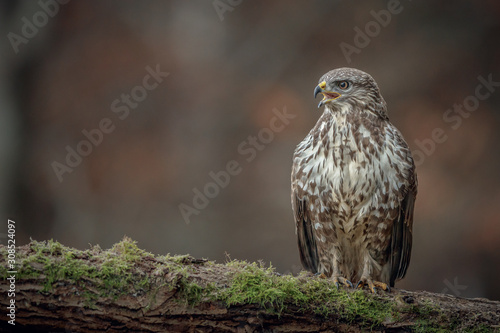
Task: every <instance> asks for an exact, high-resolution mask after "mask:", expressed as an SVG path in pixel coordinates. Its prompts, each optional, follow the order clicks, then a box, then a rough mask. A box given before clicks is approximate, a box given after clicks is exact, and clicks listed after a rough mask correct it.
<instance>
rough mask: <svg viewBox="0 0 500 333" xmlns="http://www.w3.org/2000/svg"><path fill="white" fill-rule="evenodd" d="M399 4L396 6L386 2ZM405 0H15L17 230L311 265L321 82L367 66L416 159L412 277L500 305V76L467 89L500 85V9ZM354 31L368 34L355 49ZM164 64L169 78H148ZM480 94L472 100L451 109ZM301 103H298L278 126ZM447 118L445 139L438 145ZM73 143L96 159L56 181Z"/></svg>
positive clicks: (418, 285)
mask: <svg viewBox="0 0 500 333" xmlns="http://www.w3.org/2000/svg"><path fill="white" fill-rule="evenodd" d="M61 2H62V1H61ZM388 3H389V7H390V9H391V10H393V11H394V12H396V11H397V13H392V14H389V16H387V15H385V16H384V15H383V13H386V14H387V13H390V12H388ZM393 3H394V1H358V2H355V3H354V2H350V1H319V0H318V1H307V2H306V1H302V2H299V1H295V2H291V1H285V0H282V1H272V2H271V1H249V0H245V1H237V0H233V1H229V0H215V1H212V0H209V1H181V0H179V1H140V2H139V1H123V0H120V1H118V0H116V1H76V0H74V1H69V2H68V3H65V4H58V5H55V0H41V1H18V2H15V1H3V2H1V5H0V30H1V31H2V36H3V37H2V39H1V42H0V52H1V53H0V73H1V75H0V103H1V104H0V110H1V111H0V112H1V113H0V115H1V119H0V136H1V139H0V153H1V161H2V163H1V168H0V204H1V206H0V209H1V212H2V216H3V219H4V220H6V219H7V218H11V219H14V220H15V221H16V226H17V234H16V237H17V241H18V244H25V243H27V242H28V241H29V239H30V237H31V238H33V239H36V240H44V239H51V238H52V239H55V240H58V241H60V242H62V243H64V244H66V245H68V246H74V247H77V248H81V249H84V248H86V247H88V244H89V243H90V244H100V245H101V246H102V247H103V248H108V247H110V246H111V245H112V244H113V243H115V242H117V241H119V240H120V239H121V238H122V237H123V236H124V235H128V236H130V237H132V238H133V239H135V240H137V241H138V242H139V246H140V247H142V248H144V249H146V250H148V251H151V252H153V253H157V254H165V253H172V254H185V253H190V254H191V255H193V256H195V257H205V258H209V259H214V260H217V261H224V260H225V258H226V254H225V253H228V254H229V255H230V257H231V258H237V259H246V260H251V261H254V260H258V259H262V260H264V261H265V262H271V263H272V264H273V265H275V266H276V267H277V269H278V271H280V272H282V273H290V272H291V273H297V272H298V271H299V270H300V262H299V256H298V250H297V246H296V238H295V233H294V224H293V217H292V212H291V205H290V194H289V193H290V190H289V186H290V168H291V157H292V153H293V150H294V148H295V146H296V145H297V144H298V143H299V142H300V141H301V140H302V138H303V137H304V136H305V135H306V134H307V132H308V131H309V129H310V128H311V127H312V126H313V124H314V123H315V122H316V120H317V119H318V117H319V115H320V112H321V110H318V109H317V108H316V105H317V103H318V100H315V99H313V90H314V87H315V86H316V84H317V82H318V79H319V77H320V76H321V75H322V74H323V73H325V72H327V71H328V70H330V69H333V68H336V67H344V66H349V67H356V68H359V69H362V70H365V71H366V72H368V73H370V74H372V76H373V77H374V78H375V79H376V80H377V82H378V84H379V86H380V87H381V91H382V94H383V96H384V97H385V99H386V101H387V102H388V106H389V113H390V117H391V120H392V122H393V123H394V124H395V125H396V126H397V127H398V128H399V129H400V130H401V131H402V133H403V134H404V136H405V138H406V140H407V142H408V143H409V145H410V146H411V148H412V150H414V152H415V154H419V155H418V158H417V157H416V160H417V159H418V164H419V165H418V168H417V171H418V176H419V185H420V186H419V195H418V198H417V205H416V216H415V226H414V248H413V254H412V262H411V265H410V269H409V271H408V274H407V277H406V279H405V280H403V281H402V282H400V283H399V284H398V286H399V287H401V288H407V289H426V290H430V291H437V292H446V293H450V294H455V295H460V296H466V297H480V296H481V297H488V298H493V299H500V285H499V284H498V281H499V280H500V265H499V262H500V212H499V206H500V177H499V170H500V151H499V143H500V131H499V130H498V129H499V126H500V110H499V106H500V87H498V86H497V87H495V86H490V87H489V88H490V89H491V90H493V91H488V88H486V87H483V88H479V89H480V92H481V93H482V94H483V95H484V94H486V93H487V92H490V94H489V96H488V97H487V98H484V99H483V100H477V99H474V97H470V96H474V95H475V94H476V88H477V87H478V85H479V84H480V83H481V81H480V80H479V79H478V77H479V76H482V77H483V78H484V79H486V80H488V76H489V75H491V76H492V80H493V81H495V82H499V81H500V61H499V59H500V39H499V37H498V36H500V3H499V2H498V1H495V0H490V1H481V2H475V3H474V4H472V3H471V2H469V1H439V2H432V1H406V0H402V1H401V3H400V4H399V6H395V7H391V6H393V5H392V4H393ZM381 10H384V11H385V12H381ZM374 13H375V14H374ZM376 17H378V20H379V21H377V19H376ZM355 29H356V30H355ZM366 29H368V31H366ZM370 29H371V30H370ZM359 31H362V32H363V33H364V34H368V35H367V37H365V38H363V37H362V36H361V37H360V35H359ZM357 34H358V37H356V35H357ZM341 43H346V44H349V45H351V46H352V47H356V45H358V46H359V47H357V51H356V52H353V53H351V54H350V55H349V57H346V56H345V54H344V53H343V52H342V49H341V47H340V45H341ZM346 44H342V45H344V46H345V45H346ZM361 46H362V47H361ZM16 51H17V52H16ZM348 58H349V59H348ZM157 69H158V70H159V71H161V72H163V73H168V76H167V74H160V75H163V76H158V77H157V79H158V80H157V81H160V80H161V82H157V83H158V84H157V85H156V87H154V88H151V87H152V86H153V85H154V83H155V82H156V81H155V80H154V78H153V77H148V75H150V76H151V74H149V73H150V71H155V70H157ZM144 80H145V81H144ZM146 85H148V86H147V87H150V88H151V90H148V89H145V87H146ZM147 87H146V88H147ZM127 95H129V98H131V99H130V100H129V102H126V101H125V100H122V98H125V99H126V98H127V97H126V96H127ZM130 95H131V97H130ZM116 100H118V102H116ZM475 101H478V105H475V104H474V103H475ZM464 102H465V103H469V104H467V105H466V106H467V108H468V109H471V110H472V111H470V112H469V111H467V109H465V108H463V109H462V110H465V111H462V113H458V111H456V112H454V111H448V110H449V109H452V108H453V105H454V104H457V105H458V107H460V105H462V104H463V103H464ZM127 103H129V104H128V105H127ZM471 105H472V106H471ZM273 110H274V111H273ZM457 110H458V109H457ZM285 111H286V112H287V113H288V114H291V115H294V116H295V117H294V118H293V119H292V118H290V119H289V121H288V124H286V125H284V126H283V129H282V130H281V131H279V132H274V133H273V132H270V131H269V128H270V124H271V121H272V119H273V118H274V117H275V114H276V112H278V113H283V112H285ZM103 119H109V121H108V123H107V124H108V125H109V126H112V128H113V130H112V131H111V133H102V132H101V133H102V138H99V134H95V140H96V142H98V141H101V142H100V143H99V144H97V145H92V146H90V148H89V147H88V146H85V143H82V142H83V141H85V140H87V138H86V137H85V135H84V133H83V132H82V131H84V130H86V131H90V132H91V133H96V132H95V131H94V132H92V130H94V129H96V128H99V126H100V123H101V122H102V120H103ZM106 121H107V120H105V122H106ZM436 129H441V130H442V131H441V133H444V136H445V137H446V139H443V135H440V136H439V141H440V142H437V143H436V142H435V141H436V140H434V143H431V141H430V140H432V133H433V131H435V130H436ZM262 131H264V132H262ZM438 132H439V130H438ZM259 133H260V134H261V138H262V141H263V140H265V141H266V143H263V142H262V141H261V139H259ZM270 133H271V135H270ZM251 137H257V142H253V141H252V140H253V139H252V138H251ZM99 139H100V140H99ZM252 142H253V143H252ZM419 142H420V143H421V145H422V144H423V145H424V147H425V149H422V147H421V146H419V144H418V143H419ZM433 146H434V147H433ZM67 147H70V149H74V150H77V149H78V147H80V149H81V150H82V151H83V152H85V154H88V156H82V157H81V161H80V163H76V162H75V161H73V162H74V163H75V164H78V165H77V166H75V167H72V168H71V170H72V172H71V173H69V172H64V173H63V174H62V175H60V177H58V176H57V175H56V172H55V171H54V162H57V163H61V165H67V163H66V161H65V159H66V155H67V154H68V151H67ZM238 147H239V148H238ZM89 149H92V151H91V152H90V150H89ZM417 150H418V152H417ZM424 150H426V152H424ZM250 157H254V158H253V159H251V161H248V160H247V159H250ZM73 158H75V157H73ZM232 160H235V161H237V162H238V163H239V165H240V169H241V172H240V173H239V174H237V175H234V176H232V177H231V179H230V180H229V184H228V185H227V186H225V187H224V188H219V189H218V190H217V189H215V188H213V187H212V190H213V191H215V192H216V190H217V191H218V193H216V194H217V195H211V196H212V197H213V198H208V199H207V201H208V205H207V207H206V208H203V209H199V210H198V214H193V215H191V216H190V217H189V223H187V220H186V219H185V218H183V216H182V214H181V212H180V210H179V205H181V204H185V205H188V206H191V207H193V197H194V196H195V192H193V191H194V190H195V189H198V190H200V191H204V187H205V185H206V184H208V183H210V182H213V180H212V178H211V177H210V175H209V174H210V172H216V173H217V172H219V171H220V170H224V169H225V168H226V165H227V163H228V162H229V161H232ZM61 178H62V179H61ZM60 180H62V181H60ZM209 187H210V186H209ZM215 192H211V193H212V194H214V193H215ZM200 204H203V202H201V203H200V202H198V205H200ZM205 204H206V203H205ZM199 207H200V206H199ZM6 225H7V223H5V224H4V226H5V228H4V230H3V231H2V230H0V233H1V234H0V236H1V241H2V243H5V242H6V230H7V226H6Z"/></svg>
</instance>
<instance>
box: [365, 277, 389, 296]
mask: <svg viewBox="0 0 500 333" xmlns="http://www.w3.org/2000/svg"><path fill="white" fill-rule="evenodd" d="M364 286H368V288H369V289H370V291H371V292H372V293H374V294H376V293H377V288H380V289H382V290H385V291H388V292H390V291H391V288H390V287H389V285H388V284H387V283H383V282H380V281H373V280H372V279H370V278H367V277H362V278H361V280H359V282H358V284H357V285H356V289H363V287H364Z"/></svg>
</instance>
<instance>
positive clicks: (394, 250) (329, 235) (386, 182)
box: [292, 68, 417, 292]
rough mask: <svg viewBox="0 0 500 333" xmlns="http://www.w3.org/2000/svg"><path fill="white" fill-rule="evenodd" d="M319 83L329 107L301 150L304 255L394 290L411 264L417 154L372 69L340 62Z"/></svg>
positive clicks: (323, 270)
mask: <svg viewBox="0 0 500 333" xmlns="http://www.w3.org/2000/svg"><path fill="white" fill-rule="evenodd" d="M319 82H320V84H319V85H318V86H317V87H316V90H315V96H316V95H317V94H318V93H321V94H323V95H324V99H323V100H322V101H321V102H320V105H319V106H318V107H320V106H322V105H325V109H324V112H323V114H322V115H321V117H320V118H319V120H318V122H317V123H316V125H315V126H314V127H313V129H312V130H311V131H310V132H309V134H308V135H307V136H306V137H305V139H304V140H303V141H302V142H301V143H300V144H299V145H298V146H297V148H296V150H295V153H294V156H293V167H292V207H293V211H294V215H295V223H296V231H297V236H298V244H299V250H300V258H301V261H302V264H303V265H304V267H305V268H306V269H307V270H309V271H311V272H313V273H319V274H323V275H325V276H327V277H329V278H331V279H332V280H333V281H334V282H335V283H336V284H337V285H338V284H339V283H342V284H344V285H352V284H351V283H350V281H352V282H359V286H363V285H367V286H369V287H370V289H371V290H372V291H373V292H375V287H380V288H382V289H388V287H387V285H390V286H394V282H395V281H396V280H398V279H401V278H403V277H404V275H405V273H406V270H407V268H408V264H409V262H410V253H411V246H412V224H413V206H414V203H415V197H416V193H417V178H416V174H415V166H414V163H413V158H412V156H411V152H410V149H409V148H408V145H407V144H406V142H405V140H404V139H403V136H402V135H401V133H400V132H399V131H398V130H397V129H396V127H394V125H392V124H391V123H390V122H389V118H388V115H387V109H386V103H385V101H384V99H383V98H382V96H381V94H380V91H379V88H378V86H377V84H376V83H375V81H374V80H373V78H372V77H371V76H370V75H368V74H367V73H364V72H362V71H360V70H357V69H352V68H339V69H335V70H332V71H330V72H328V73H326V74H325V75H323V77H322V78H321V79H320V80H319Z"/></svg>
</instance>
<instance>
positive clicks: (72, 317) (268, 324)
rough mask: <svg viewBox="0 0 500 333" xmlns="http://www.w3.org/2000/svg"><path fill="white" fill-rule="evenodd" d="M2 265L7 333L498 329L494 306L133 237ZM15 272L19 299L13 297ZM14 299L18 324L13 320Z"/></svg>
mask: <svg viewBox="0 0 500 333" xmlns="http://www.w3.org/2000/svg"><path fill="white" fill-rule="evenodd" d="M11 252H12V251H11ZM11 257H12V256H11ZM0 262H1V268H0V273H1V275H2V280H3V282H2V285H1V289H2V290H1V293H2V297H1V298H0V305H1V308H2V309H3V310H2V311H4V314H3V315H2V317H3V318H4V319H3V320H2V321H1V323H0V332H12V331H26V332H361V331H373V332H401V331H405V332H432V331H433V332H442V331H443V332H445V331H456V332H462V331H463V332H467V331H470V332H495V331H499V330H500V329H499V327H500V326H499V322H500V302H496V301H490V300H486V299H464V298H458V297H454V296H450V295H443V294H433V293H429V292H422V291H418V292H410V291H404V290H398V289H393V290H392V291H391V292H390V293H386V292H384V293H380V294H376V295H373V294H371V293H369V292H368V291H364V290H357V291H353V290H346V289H340V290H337V289H336V288H335V287H334V286H333V285H332V284H331V283H329V281H328V280H325V279H321V278H319V277H314V276H311V275H310V274H306V273H302V274H300V275H299V276H297V277H293V276H290V275H280V274H278V273H276V272H275V270H274V269H273V268H272V267H267V266H265V265H264V264H262V263H248V262H245V261H236V260H228V262H226V263H224V264H218V263H214V262H212V261H208V260H204V259H195V258H192V257H190V256H170V255H166V256H155V255H153V254H151V253H147V252H145V251H143V250H141V249H139V248H138V247H137V246H136V244H135V242H133V241H132V240H130V239H128V238H125V239H124V240H123V241H121V242H120V243H117V244H115V245H114V246H113V247H112V248H111V249H109V250H102V249H101V248H100V247H98V246H94V247H92V248H90V249H88V250H85V251H80V250H76V249H72V248H68V247H65V246H63V245H61V244H59V243H57V242H53V241H44V242H36V241H32V242H31V243H30V244H27V245H24V246H21V247H18V248H16V253H15V266H14V267H9V266H8V250H7V248H6V247H5V246H0ZM12 268H13V269H15V270H16V271H17V273H14V274H11V273H9V271H10V270H12ZM12 275H14V276H15V288H14V289H15V295H10V296H9V297H5V296H4V295H8V294H9V289H10V288H11V287H10V282H12V279H11V280H6V279H7V278H8V277H10V276H12ZM6 282H7V283H6ZM11 296H12V297H11ZM12 299H14V300H15V320H14V321H11V320H12V319H11V318H12V317H11V318H9V317H7V316H6V315H7V314H9V311H10V310H8V309H7V307H8V306H9V304H10V302H11V300H12ZM6 318H7V319H6ZM9 321H11V323H10V324H9ZM12 323H15V325H12Z"/></svg>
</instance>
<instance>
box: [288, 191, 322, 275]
mask: <svg viewBox="0 0 500 333" xmlns="http://www.w3.org/2000/svg"><path fill="white" fill-rule="evenodd" d="M292 207H293V212H294V217H295V226H296V232H297V239H298V245H299V252H300V261H301V262H302V265H303V266H304V268H305V269H307V270H308V271H310V272H313V273H317V272H318V262H319V258H318V248H317V246H316V238H315V237H314V233H315V230H314V228H313V222H312V221H311V218H310V214H309V211H308V209H307V207H308V206H307V199H306V198H302V199H299V198H298V196H297V193H296V192H295V191H293V192H292Z"/></svg>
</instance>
